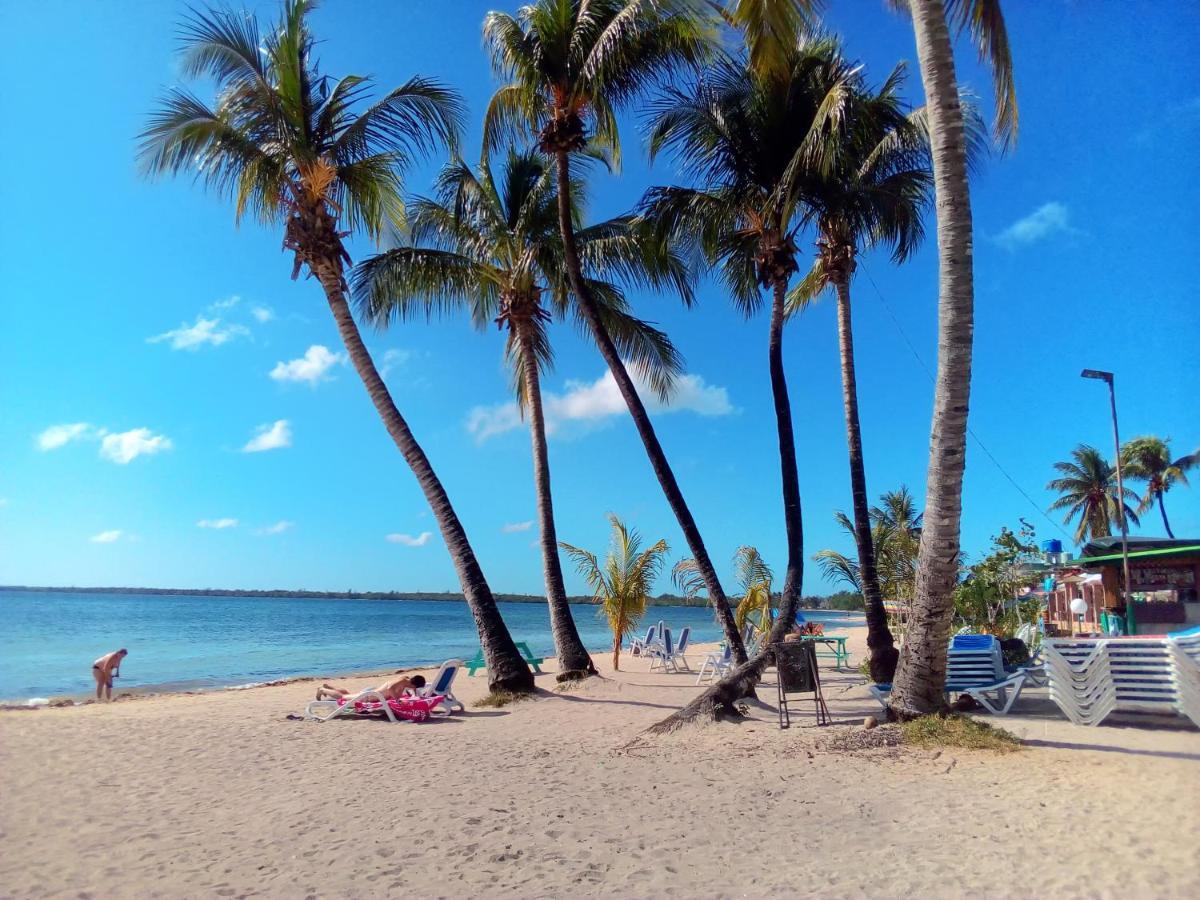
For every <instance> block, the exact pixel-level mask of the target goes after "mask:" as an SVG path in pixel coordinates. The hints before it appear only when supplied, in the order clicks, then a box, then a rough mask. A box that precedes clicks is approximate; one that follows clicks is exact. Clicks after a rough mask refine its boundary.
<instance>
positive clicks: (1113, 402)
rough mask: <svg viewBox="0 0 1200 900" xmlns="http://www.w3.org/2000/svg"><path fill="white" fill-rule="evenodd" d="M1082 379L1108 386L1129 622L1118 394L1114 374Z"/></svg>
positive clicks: (1086, 374)
mask: <svg viewBox="0 0 1200 900" xmlns="http://www.w3.org/2000/svg"><path fill="white" fill-rule="evenodd" d="M1079 375H1080V377H1082V378H1095V379H1096V380H1098V381H1103V382H1104V383H1105V384H1107V385H1108V403H1109V406H1110V407H1111V408H1112V420H1113V444H1114V445H1115V449H1116V454H1117V455H1116V461H1117V515H1118V517H1119V518H1120V520H1121V566H1122V568H1123V569H1124V574H1125V586H1124V591H1122V594H1123V599H1124V600H1125V621H1126V623H1127V624H1128V622H1129V586H1130V581H1129V526H1128V524H1127V523H1126V522H1125V483H1124V482H1123V481H1122V480H1121V436H1120V434H1119V432H1118V431H1117V393H1116V391H1115V390H1114V388H1113V373H1112V372H1101V371H1098V370H1097V369H1084V370H1083V371H1082V372H1080V373H1079Z"/></svg>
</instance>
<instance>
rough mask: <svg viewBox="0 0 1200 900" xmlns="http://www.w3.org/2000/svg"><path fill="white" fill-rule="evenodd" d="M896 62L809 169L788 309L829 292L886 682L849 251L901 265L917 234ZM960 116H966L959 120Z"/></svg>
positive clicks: (863, 584)
mask: <svg viewBox="0 0 1200 900" xmlns="http://www.w3.org/2000/svg"><path fill="white" fill-rule="evenodd" d="M903 82H904V67H903V66H897V67H896V68H895V69H894V70H893V71H892V73H891V75H890V76H889V77H888V79H887V80H886V81H885V82H884V85H883V87H882V88H881V89H880V90H879V91H878V92H877V93H875V94H865V93H859V94H856V95H855V96H854V98H853V101H852V102H851V104H850V107H849V109H848V110H847V111H846V112H845V113H844V114H843V115H844V116H845V117H846V118H847V119H848V121H847V124H846V127H845V128H844V134H843V137H842V139H841V140H840V142H839V146H838V152H837V153H834V154H830V157H829V160H828V163H827V164H826V165H824V166H820V167H813V171H812V172H811V173H810V175H809V178H808V180H807V183H806V185H805V188H804V193H805V205H806V207H807V216H806V217H807V219H808V220H809V221H811V222H812V223H814V224H815V225H816V228H817V234H818V239H817V251H818V254H817V258H816V260H815V261H814V264H813V268H812V270H811V272H810V273H809V275H808V276H807V277H806V278H805V279H804V280H803V281H802V282H800V283H799V284H798V285H797V287H796V290H795V291H794V292H793V295H792V298H790V299H791V300H792V308H793V309H795V308H801V307H803V306H806V305H807V304H808V303H810V302H811V301H813V300H814V299H815V298H816V297H817V295H818V294H820V293H821V292H823V291H824V290H825V289H826V288H832V289H833V290H834V292H835V293H836V295H837V324H838V347H839V349H840V352H841V363H842V400H843V405H844V408H845V414H846V445H847V448H848V451H849V457H850V489H851V502H852V509H853V512H854V523H853V532H854V540H855V544H856V545H857V548H858V565H859V582H860V590H861V591H862V594H863V597H864V600H865V603H866V614H867V646H868V647H869V648H870V651H871V657H870V667H871V678H872V679H873V680H874V681H875V682H877V683H878V682H886V683H890V682H891V680H892V678H893V677H894V676H895V673H896V661H897V660H898V659H899V653H898V652H897V651H896V646H895V641H894V639H893V637H892V634H891V631H890V630H889V629H888V620H887V613H886V611H885V610H884V607H883V599H882V596H881V594H880V587H879V574H878V571H877V568H876V563H875V549H874V546H873V541H872V533H871V532H872V527H871V521H870V514H869V512H868V510H867V479H866V472H865V465H864V463H863V445H862V431H861V428H860V425H859V415H858V388H857V378H856V374H855V367H854V333H853V328H852V325H851V313H850V282H851V279H852V278H853V277H854V271H855V268H856V267H857V257H858V255H859V253H861V252H862V251H864V250H869V249H873V248H875V247H878V246H883V247H887V248H889V249H890V250H891V254H892V259H893V261H894V262H896V263H902V262H904V261H905V260H906V259H908V257H909V256H910V255H911V254H912V253H913V252H914V251H915V250H916V248H917V247H918V246H919V245H920V243H921V241H922V239H923V238H924V235H925V226H924V223H923V221H922V215H923V213H924V212H925V209H926V207H927V206H928V205H929V201H930V199H931V193H932V189H933V173H932V171H931V170H930V162H929V148H928V141H927V136H926V134H925V129H924V124H925V123H924V111H923V110H919V111H917V112H916V113H913V114H911V115H910V114H909V113H908V111H907V110H906V109H905V107H904V104H903V101H902V100H901V99H900V97H899V95H898V91H899V89H900V88H901V87H902V85H903ZM968 121H971V120H970V119H968Z"/></svg>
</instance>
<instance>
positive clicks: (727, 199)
mask: <svg viewBox="0 0 1200 900" xmlns="http://www.w3.org/2000/svg"><path fill="white" fill-rule="evenodd" d="M786 60H787V65H786V70H781V71H774V72H772V73H770V74H765V75H764V74H760V73H758V72H756V71H755V70H754V69H752V68H749V67H748V66H747V65H746V64H745V63H744V62H742V61H739V60H734V59H728V60H725V61H722V62H719V63H717V64H715V65H714V66H712V67H710V68H709V69H707V70H705V72H704V73H703V74H702V76H701V77H700V78H699V80H698V81H697V82H696V83H694V84H683V85H672V86H668V87H666V88H664V90H663V92H662V94H661V96H660V97H659V98H658V99H656V100H655V101H654V103H653V104H652V105H651V107H650V114H651V116H652V122H653V124H652V126H651V129H650V135H649V144H650V153H651V157H652V158H653V157H654V156H656V155H658V154H660V153H663V152H670V153H671V154H672V155H673V156H674V157H675V160H676V162H677V164H678V168H679V169H680V170H681V171H685V172H689V173H692V178H693V181H694V184H693V185H689V186H669V187H658V188H653V189H652V190H651V191H649V192H648V193H647V196H646V198H645V199H644V201H643V210H644V213H643V214H644V215H645V217H646V219H647V220H648V221H649V222H651V223H653V224H654V227H656V228H657V229H659V230H660V231H661V232H663V233H665V234H669V235H671V236H672V237H674V238H678V239H688V240H691V241H692V242H694V244H695V246H696V247H697V249H698V250H699V251H700V252H701V253H702V254H703V256H704V257H705V258H706V260H707V261H708V262H709V263H710V264H712V265H714V266H716V267H718V272H719V274H720V277H721V280H722V281H723V282H724V284H725V286H726V288H727V289H728V291H729V293H730V297H731V299H732V301H733V303H734V305H735V306H736V307H737V308H738V309H740V310H741V311H742V312H743V313H744V314H745V315H747V316H749V315H752V314H753V313H754V312H756V311H757V310H758V309H760V308H761V306H762V304H763V291H764V289H765V290H767V291H769V293H770V296H771V305H770V326H769V329H768V343H767V359H768V367H769V371H770V377H771V392H772V396H773V399H774V405H775V424H776V433H777V439H778V444H779V462H780V475H781V482H782V488H783V513H784V526H785V531H786V536H787V562H786V568H785V570H784V579H783V590H782V592H781V599H780V615H779V619H778V622H777V625H778V627H779V629H780V631H779V634H778V635H777V636H776V638H775V639H780V638H781V637H782V634H783V632H785V631H787V630H788V629H790V628H791V626H792V623H793V622H794V620H795V614H796V609H797V607H798V605H799V601H800V593H801V586H802V583H803V575H804V529H803V519H802V513H801V502H800V482H799V475H798V472H797V466H796V442H795V436H794V430H793V424H792V410H791V401H790V399H789V396H788V384H787V377H786V375H785V372H784V365H783V327H784V323H785V320H786V318H787V294H788V287H789V285H790V282H791V279H792V276H793V275H794V274H795V273H796V272H797V270H798V268H799V266H798V264H797V262H796V257H797V255H798V252H799V251H798V249H797V247H796V242H795V237H796V233H797V231H798V230H799V229H800V228H802V227H803V225H804V223H805V220H806V207H805V205H804V202H805V185H806V183H807V181H808V180H809V175H810V172H811V171H812V170H813V169H814V168H820V167H821V166H822V165H823V164H825V161H826V160H828V158H829V156H830V155H832V154H833V153H835V152H837V151H838V148H837V144H838V143H839V142H840V140H841V139H842V137H843V130H844V128H845V126H846V125H847V124H848V119H847V118H846V110H847V108H848V107H849V106H851V105H852V103H853V100H852V99H851V98H852V97H853V96H854V95H855V93H856V91H859V90H860V89H861V83H860V81H861V79H860V76H859V75H858V73H857V70H856V69H855V67H854V66H852V65H851V64H850V63H849V62H847V61H846V60H845V59H844V58H843V57H842V55H841V51H840V48H839V46H838V44H837V42H836V41H834V40H832V39H829V38H807V37H805V38H801V39H799V40H798V41H797V43H795V44H793V45H792V47H791V49H790V50H789V51H788V52H787V54H786ZM884 624H885V628H886V621H885V623H884ZM769 659H770V654H765V658H764V659H763V660H762V662H761V663H760V665H759V667H758V668H757V670H751V669H747V670H746V671H745V672H739V671H738V670H734V672H731V673H730V675H729V676H728V678H727V679H725V680H724V681H723V682H718V688H717V690H718V691H720V690H724V688H723V687H721V685H723V684H724V683H725V682H728V683H729V685H733V684H735V683H737V682H739V681H742V682H745V684H750V683H753V681H756V680H757V677H758V674H759V673H761V671H762V668H763V667H764V666H765V664H766V662H767V661H768V660H769ZM745 684H743V688H744V687H745Z"/></svg>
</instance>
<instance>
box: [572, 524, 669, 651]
mask: <svg viewBox="0 0 1200 900" xmlns="http://www.w3.org/2000/svg"><path fill="white" fill-rule="evenodd" d="M608 521H609V522H610V523H611V524H612V545H611V549H610V550H609V552H608V558H607V559H606V560H605V562H604V566H603V567H601V565H600V562H599V560H597V559H596V555H595V554H594V553H590V552H589V551H587V550H581V549H580V548H579V547H575V546H572V545H571V544H568V543H565V542H563V543H560V544H559V546H561V547H562V548H563V550H565V551H566V553H567V555H569V556H570V557H571V558H572V559H574V560H575V564H576V565H577V566H578V568H579V574H581V575H582V576H583V577H584V578H585V579H586V580H587V583H588V586H589V587H591V589H592V594H593V597H594V598H595V600H596V602H597V603H599V604H600V610H601V612H602V613H603V614H604V617H605V618H606V619H607V620H608V627H609V628H610V629H611V630H612V635H613V670H614V671H619V670H620V668H621V643H622V642H623V641H624V640H625V639H626V638H627V637H631V636H632V635H633V634H634V632H635V631H636V630H637V626H638V622H640V621H641V618H642V616H644V615H645V614H646V605H647V603H648V602H649V600H650V591H651V590H652V589H653V588H654V582H655V581H656V580H657V578H658V575H659V572H661V571H662V566H663V561H664V559H665V558H666V555H667V542H666V541H665V540H659V541H655V542H654V543H653V544H651V545H650V546H649V547H647V548H646V549H645V550H643V549H642V537H641V535H640V534H638V533H637V531H635V530H633V529H630V528H627V527H626V526H625V524H624V523H623V522H621V520H620V519H618V518H617V517H616V516H614V515H612V514H611V513H610V514H609V516H608Z"/></svg>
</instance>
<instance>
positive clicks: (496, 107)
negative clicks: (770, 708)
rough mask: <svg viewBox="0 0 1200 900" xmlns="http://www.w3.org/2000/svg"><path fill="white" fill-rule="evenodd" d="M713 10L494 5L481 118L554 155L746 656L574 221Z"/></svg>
mask: <svg viewBox="0 0 1200 900" xmlns="http://www.w3.org/2000/svg"><path fill="white" fill-rule="evenodd" d="M714 37H715V32H714V28H713V14H712V9H711V6H710V5H709V4H707V3H705V2H699V0H533V2H531V3H528V4H526V5H525V6H522V7H521V8H520V9H519V10H518V11H517V13H516V15H515V16H514V15H509V14H508V13H503V12H491V13H488V15H487V17H486V18H485V19H484V22H483V39H484V43H485V45H486V46H487V48H488V50H489V52H490V53H491V57H492V67H493V69H495V71H496V73H497V75H498V76H499V77H500V78H501V79H503V81H504V83H503V84H502V85H501V87H500V88H499V89H498V90H497V91H496V93H495V94H494V95H493V96H492V99H491V101H490V103H489V104H488V109H487V114H486V117H485V120H484V129H483V139H484V147H485V152H488V150H489V149H493V150H494V149H498V148H501V147H503V146H505V145H506V144H509V143H520V142H522V141H524V140H528V139H529V138H533V139H534V140H536V141H537V145H538V147H539V148H540V149H541V150H542V152H543V153H545V154H546V155H547V156H548V157H549V158H550V159H553V160H554V163H555V168H556V173H555V174H556V177H557V180H558V225H559V230H560V232H561V233H562V239H563V260H564V262H565V263H566V274H567V277H568V279H569V282H570V285H571V289H572V291H574V293H575V297H576V302H577V303H578V305H579V311H580V313H581V314H582V316H583V319H584V321H585V322H587V326H588V329H589V331H590V332H591V334H592V338H593V340H594V341H595V343H596V347H597V348H598V349H599V351H600V355H601V356H602V357H603V358H604V361H605V363H606V364H607V365H608V369H609V371H610V372H611V373H612V376H613V380H614V381H615V382H616V385H617V389H618V390H619V391H620V393H621V397H622V398H623V399H624V401H625V404H626V406H627V407H628V408H629V415H630V418H631V419H632V420H633V423H634V427H636V428H637V431H638V435H639V436H640V437H641V439H642V443H643V445H644V446H645V448H646V455H647V456H648V457H649V458H650V464H651V466H652V467H653V469H654V474H655V475H656V476H657V478H658V481H659V484H660V485H661V486H662V489H663V493H664V494H665V495H666V498H667V502H668V504H670V506H671V511H672V512H673V513H674V514H675V517H676V519H678V521H679V528H680V530H681V531H682V532H683V536H684V539H685V540H686V541H687V544H688V548H689V549H690V550H691V552H692V556H693V557H695V559H696V561H697V565H698V566H699V567H700V571H701V573H702V574H703V577H704V581H705V584H706V585H707V588H708V595H709V597H711V598H712V602H713V605H714V606H715V607H716V609H717V612H718V615H719V616H720V618H721V626H722V628H723V630H724V632H725V639H726V640H728V641H729V642H730V646H732V648H733V655H734V658H735V659H736V660H737V662H738V663H743V662H745V661H746V651H745V648H744V647H743V646H742V639H741V636H740V635H739V634H738V630H737V626H736V624H735V623H734V621H733V613H732V611H731V610H730V608H729V602H728V599H727V598H726V597H725V591H724V589H723V588H722V587H721V582H720V580H719V579H718V578H717V573H716V569H715V568H714V567H713V564H712V560H711V559H710V558H709V555H708V550H707V549H706V548H705V546H704V541H703V539H702V538H701V536H700V529H699V528H698V527H697V526H696V520H695V518H694V517H693V516H692V513H691V510H690V509H689V508H688V505H687V502H686V501H685V500H684V497H683V492H682V491H681V490H680V488H679V484H678V482H677V481H676V479H675V473H674V472H673V471H672V470H671V465H670V463H669V462H668V460H667V456H666V453H665V452H664V451H663V448H662V445H661V444H660V443H659V440H658V436H657V434H656V433H655V431H654V425H653V424H652V423H651V421H650V416H649V414H648V413H647V411H646V406H645V404H644V403H643V402H642V399H641V397H640V396H639V394H638V389H637V386H636V384H635V383H634V380H633V378H632V377H631V376H630V374H629V371H628V369H627V367H626V365H625V362H624V360H623V359H622V358H621V352H620V348H619V347H618V346H617V345H616V343H615V342H614V341H613V339H612V336H611V335H610V334H609V331H608V328H607V327H606V325H605V322H604V318H603V316H602V314H601V311H600V308H599V305H598V304H597V303H596V301H595V298H594V297H593V296H592V293H591V291H589V290H588V285H587V283H586V279H585V275H584V270H585V266H584V261H583V259H582V255H581V253H580V250H579V247H578V241H577V235H576V233H575V225H574V223H573V222H572V212H571V210H572V202H571V193H572V184H573V180H572V176H571V166H572V161H573V160H575V159H577V158H578V156H579V154H581V153H591V154H593V155H607V156H608V157H609V158H611V159H612V160H613V161H614V162H616V161H619V159H620V147H621V144H620V137H619V134H618V129H617V110H618V109H619V108H620V107H622V106H627V105H629V104H630V103H631V102H632V101H634V100H636V99H638V98H641V97H642V96H644V94H645V92H646V89H647V88H648V87H649V86H650V85H652V84H653V83H654V82H656V81H658V80H660V79H662V78H666V77H669V76H671V75H673V74H675V72H676V70H677V69H678V68H679V67H681V66H692V65H695V64H697V63H698V62H700V61H701V60H702V59H704V58H706V57H707V56H708V55H709V54H710V53H711V52H712V50H713V48H714V46H715V45H714V43H713V41H714Z"/></svg>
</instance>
